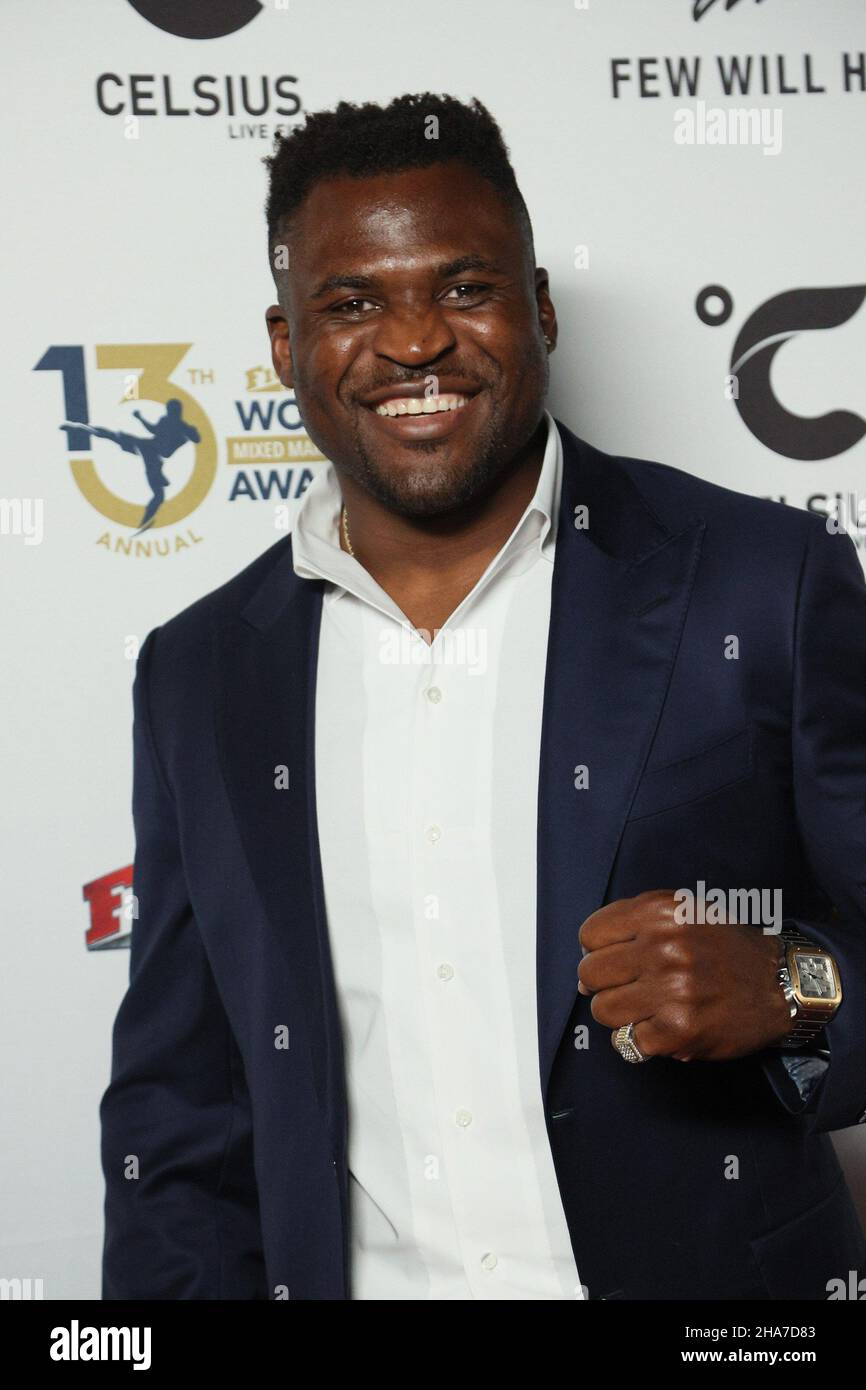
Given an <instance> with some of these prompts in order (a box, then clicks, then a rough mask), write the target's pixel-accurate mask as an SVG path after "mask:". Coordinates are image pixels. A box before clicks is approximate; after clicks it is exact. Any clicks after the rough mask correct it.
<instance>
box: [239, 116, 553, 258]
mask: <svg viewBox="0 0 866 1390" xmlns="http://www.w3.org/2000/svg"><path fill="white" fill-rule="evenodd" d="M431 117H432V118H435V120H434V121H432V122H431ZM434 132H435V133H434ZM452 159H459V160H461V161H462V163H464V164H468V165H469V166H470V167H471V168H473V169H476V170H477V171H478V173H479V174H481V175H483V177H484V178H486V179H487V180H489V182H490V183H492V184H493V186H494V187H495V188H496V189H497V191H498V192H499V194H500V196H501V197H502V199H503V201H504V203H505V204H506V206H507V207H508V208H509V209H510V210H511V212H512V213H513V214H514V216H515V218H516V220H517V223H518V226H519V227H520V231H521V233H522V236H523V239H524V243H525V246H526V250H527V253H528V255H529V258H530V264H531V265H532V267H533V268H534V266H535V246H534V243H533V236H532V222H531V220H530V217H529V211H528V209H527V207H526V203H525V202H524V200H523V195H522V194H521V192H520V189H519V187H518V185H517V179H516V177H515V174H514V170H513V169H512V167H511V163H510V160H509V157H508V147H507V145H506V144H505V141H504V140H503V138H502V131H501V130H500V129H499V126H498V124H497V123H496V121H495V120H494V119H493V117H492V116H491V114H490V112H489V111H488V110H487V107H486V106H484V104H483V103H482V102H480V101H479V100H478V98H477V97H473V98H472V100H471V101H470V102H468V103H466V102H462V101H458V100H457V98H456V97H452V96H447V95H444V94H443V95H437V94H435V93H433V92H411V93H406V94H404V95H403V96H399V97H395V98H394V100H393V101H391V102H390V103H389V104H388V105H387V106H379V105H377V104H376V103H374V102H365V103H363V105H359V106H358V105H353V104H352V103H351V102H348V101H341V102H339V104H338V105H337V106H336V107H335V108H334V110H333V111H314V112H308V113H307V114H306V123H305V124H304V125H302V126H296V127H294V128H293V129H292V130H291V131H290V132H289V133H288V134H287V135H282V134H278V135H277V136H276V138H275V143H274V153H273V154H272V155H269V156H268V157H267V158H266V159H265V160H264V163H265V164H266V165H267V166H268V170H269V174H270V181H269V188H268V197H267V202H266V205H265V215H266V217H267V223H268V254H269V256H270V258H271V268H272V269H273V267H274V249H275V247H276V246H277V245H279V244H281V242H282V240H283V238H284V236H285V234H286V230H287V224H288V222H289V220H290V218H291V216H292V214H293V213H294V212H295V211H296V210H297V209H298V208H299V207H300V205H301V203H302V202H303V200H304V198H305V197H306V195H307V193H308V192H309V191H310V189H311V188H312V186H313V184H315V183H316V182H317V181H318V180H319V179H323V178H327V177H328V176H334V175H340V174H348V175H350V176H352V177H357V178H364V177H365V176H367V177H369V176H371V175H374V174H382V173H402V172H403V170H404V169H424V168H428V167H429V166H431V165H434V164H441V163H444V162H446V161H448V160H452Z"/></svg>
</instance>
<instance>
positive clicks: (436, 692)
mask: <svg viewBox="0 0 866 1390" xmlns="http://www.w3.org/2000/svg"><path fill="white" fill-rule="evenodd" d="M427 699H428V700H429V701H430V703H431V705H438V703H439V701H440V700H441V699H442V691H441V690H440V689H439V687H438V685H431V686H430V689H429V690H428V691H427Z"/></svg>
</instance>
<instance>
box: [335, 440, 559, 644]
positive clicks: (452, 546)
mask: <svg viewBox="0 0 866 1390" xmlns="http://www.w3.org/2000/svg"><path fill="white" fill-rule="evenodd" d="M546 435H547V427H546V423H545V422H544V421H542V422H541V424H540V425H539V428H538V429H537V430H536V432H535V434H534V435H533V437H532V439H531V440H530V442H529V444H528V445H527V446H526V449H525V450H524V451H523V452H522V456H521V457H520V458H518V460H517V462H516V465H515V466H514V467H512V468H511V469H510V470H509V471H508V472H507V474H506V476H505V477H504V479H503V481H502V483H501V484H500V486H499V487H497V489H496V490H495V492H493V493H492V494H491V495H490V496H488V497H486V498H484V499H483V500H482V501H480V502H478V503H473V504H471V506H469V507H467V508H465V509H464V510H462V511H461V512H460V513H454V514H450V515H449V516H447V517H435V518H432V519H424V520H416V519H414V518H407V517H402V516H397V515H395V514H394V513H393V512H390V511H388V510H387V509H386V508H384V507H383V506H382V505H381V503H379V502H378V501H377V500H376V499H375V498H371V497H370V496H369V494H368V493H365V492H364V491H363V490H362V489H360V488H358V487H357V486H356V485H354V484H353V483H352V481H351V480H347V481H345V482H342V483H341V486H342V488H343V493H344V496H345V499H346V507H347V511H348V515H349V518H350V522H349V539H350V540H351V543H352V549H353V551H354V554H355V558H356V559H357V561H358V563H359V564H361V565H363V566H364V568H365V569H366V570H367V572H368V574H370V575H371V576H372V578H373V579H375V581H376V583H377V584H378V585H379V587H380V588H382V589H384V590H385V593H386V594H388V595H389V596H390V597H391V598H392V599H393V600H394V602H395V603H396V604H397V606H398V608H400V609H401V611H402V612H403V613H405V615H406V617H407V618H408V620H409V622H410V623H411V624H412V626H413V627H415V628H417V629H419V630H421V629H423V630H424V631H425V632H426V633H434V632H435V630H436V629H437V628H440V627H443V626H444V625H445V623H446V622H447V620H448V618H449V617H450V616H451V614H452V613H453V612H454V610H455V609H456V608H457V607H458V606H459V605H460V603H462V601H463V599H464V598H465V597H466V595H467V594H468V593H470V592H471V591H472V589H473V588H474V587H475V585H476V584H477V582H478V580H479V579H480V578H481V576H482V574H483V573H484V571H485V570H486V569H487V566H488V565H489V564H490V562H491V560H492V559H493V558H494V556H496V555H498V553H499V551H500V550H501V549H502V547H503V545H504V544H505V542H506V541H507V540H508V537H509V536H510V535H511V533H512V531H513V530H514V528H515V526H516V525H517V523H518V521H519V520H520V518H521V516H522V515H523V513H524V512H525V510H526V508H527V506H528V504H529V502H530V500H531V499H532V497H533V495H534V493H535V490H536V488H537V486H538V479H539V475H540V472H541V466H542V462H543V458H544V449H545V441H546ZM340 545H341V546H342V548H343V549H344V550H347V549H348V547H347V545H346V541H345V535H344V531H343V527H342V526H341V527H340Z"/></svg>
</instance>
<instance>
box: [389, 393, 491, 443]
mask: <svg viewBox="0 0 866 1390" xmlns="http://www.w3.org/2000/svg"><path fill="white" fill-rule="evenodd" d="M390 389H391V391H392V392H393V391H394V388H393V387H392V388H390ZM480 394H481V393H480V391H479V389H478V388H477V387H472V388H471V392H466V393H465V394H464V393H462V392H456V391H447V392H446V391H443V390H440V391H439V393H438V394H437V395H432V396H425V395H424V394H423V393H420V392H418V391H415V392H414V393H413V394H412V395H408V394H406V393H405V392H404V394H391V395H388V394H386V393H385V391H381V392H379V393H378V396H379V399H368V401H365V402H364V403H363V404H364V406H365V409H366V410H367V411H368V412H369V413H370V415H371V416H372V419H373V421H374V422H375V424H376V426H377V427H379V428H380V429H382V430H383V432H384V433H386V434H389V435H391V436H392V437H394V438H397V439H444V438H445V437H446V436H447V435H450V434H453V433H454V432H455V431H456V430H459V429H460V428H461V426H462V425H463V424H464V423H465V421H466V420H467V419H469V418H471V417H472V416H473V415H474V414H475V411H476V408H477V407H476V401H477V399H478V396H479V395H480Z"/></svg>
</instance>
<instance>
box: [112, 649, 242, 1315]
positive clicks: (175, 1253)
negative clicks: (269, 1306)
mask: <svg viewBox="0 0 866 1390" xmlns="http://www.w3.org/2000/svg"><path fill="white" fill-rule="evenodd" d="M158 632H159V628H155V629H154V630H153V631H152V632H151V633H150V634H149V635H148V637H147V638H146V639H145V641H144V643H143V645H142V648H141V651H140V654H139V658H138V664H137V668H136V675H135V681H134V685H133V711H134V718H133V793H132V813H133V823H134V829H135V859H134V866H133V891H134V894H135V901H136V904H137V915H136V916H135V917H134V919H133V925H132V938H131V951H130V969H129V986H128V989H127V991H126V994H125V996H124V998H123V1001H122V1003H121V1005H120V1009H119V1011H118V1014H117V1018H116V1021H115V1024H114V1031H113V1037H112V1060H111V1078H110V1083H109V1086H108V1088H107V1090H106V1091H105V1094H104V1096H103V1098H102V1102H101V1106H100V1119H101V1126H102V1168H103V1173H104V1176H105V1242H104V1248H103V1265H102V1277H103V1285H102V1296H103V1298H104V1299H259V1298H261V1299H264V1298H267V1296H268V1295H267V1290H266V1287H265V1274H264V1260H263V1255H262V1240H261V1230H260V1222H259V1212H258V1201H257V1191H256V1182H255V1175H254V1170H253V1143H252V1125H251V1116H250V1101H249V1095H248V1092H247V1088H246V1083H245V1079H244V1071H243V1066H242V1062H241V1057H240V1053H239V1051H238V1047H237V1044H236V1042H235V1040H234V1037H233V1035H232V1031H231V1028H230V1026H229V1022H228V1019H227V1017H226V1013H225V1009H224V1007H223V1005H222V1002H221V1000H220V996H219V993H218V990H217V987H216V984H215V981H214V977H213V974H212V971H211V968H210V965H209V963H208V959H207V955H206V952H205V949H204V943H203V940H202V936H201V933H200V931H199V928H198V925H197V923H196V920H195V917H194V915H193V912H192V908H191V906H190V901H189V897H188V895H187V886H186V882H185V877H184V869H183V863H182V857H181V851H180V845H179V837H178V826H177V817H176V813H175V805H174V799H173V796H172V793H171V790H170V788H169V785H168V782H167V780H166V778H165V776H164V774H163V772H162V770H161V767H160V763H159V758H158V754H157V750H156V745H155V742H154V737H153V731H152V729H151V726H150V712H149V707H148V680H149V670H150V665H151V661H152V659H153V654H154V647H155V641H156V636H157V633H158Z"/></svg>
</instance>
